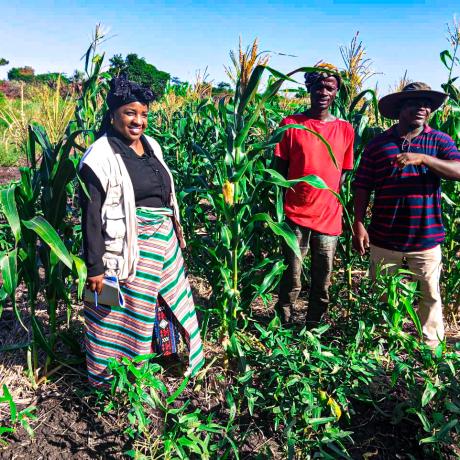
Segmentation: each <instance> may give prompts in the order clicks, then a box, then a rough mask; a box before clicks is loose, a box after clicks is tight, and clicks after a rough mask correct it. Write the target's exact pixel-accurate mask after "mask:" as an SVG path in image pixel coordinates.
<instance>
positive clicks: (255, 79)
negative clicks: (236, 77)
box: [237, 65, 266, 116]
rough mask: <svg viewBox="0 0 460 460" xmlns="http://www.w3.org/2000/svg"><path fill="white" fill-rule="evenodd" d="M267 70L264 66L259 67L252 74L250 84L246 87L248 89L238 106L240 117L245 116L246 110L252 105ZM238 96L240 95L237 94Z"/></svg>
mask: <svg viewBox="0 0 460 460" xmlns="http://www.w3.org/2000/svg"><path fill="white" fill-rule="evenodd" d="M265 69H266V66H264V65H258V66H257V67H256V68H255V69H254V70H253V71H252V73H251V76H250V77H249V81H248V84H247V86H246V89H245V91H244V93H243V95H242V96H241V99H240V101H239V104H238V111H237V113H238V115H240V116H241V115H243V113H244V109H245V108H246V106H247V105H248V103H250V102H251V101H252V100H253V99H254V96H255V95H256V94H257V89H258V87H259V84H260V81H261V79H262V75H263V73H264V71H265ZM237 94H238V93H237Z"/></svg>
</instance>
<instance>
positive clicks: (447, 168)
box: [396, 153, 460, 180]
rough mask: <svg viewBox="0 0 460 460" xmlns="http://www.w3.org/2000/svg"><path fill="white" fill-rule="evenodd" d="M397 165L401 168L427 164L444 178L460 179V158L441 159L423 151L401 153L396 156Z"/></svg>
mask: <svg viewBox="0 0 460 460" xmlns="http://www.w3.org/2000/svg"><path fill="white" fill-rule="evenodd" d="M396 165H397V166H398V167H399V168H401V169H402V168H404V166H407V165H415V166H419V165H425V166H426V167H427V168H428V169H430V170H431V171H433V172H434V173H435V174H437V175H438V176H439V177H441V178H442V179H451V180H460V161H458V160H441V159H440V158H436V157H432V156H430V155H425V154H423V153H400V154H399V155H397V157H396Z"/></svg>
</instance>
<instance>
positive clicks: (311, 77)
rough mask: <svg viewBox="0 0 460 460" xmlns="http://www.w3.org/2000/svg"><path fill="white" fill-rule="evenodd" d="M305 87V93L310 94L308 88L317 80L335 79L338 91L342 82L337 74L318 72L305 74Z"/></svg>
mask: <svg viewBox="0 0 460 460" xmlns="http://www.w3.org/2000/svg"><path fill="white" fill-rule="evenodd" d="M304 77H305V86H306V88H307V91H308V92H310V88H311V87H312V86H313V85H314V84H315V83H316V82H318V81H319V80H324V79H325V78H327V77H335V79H336V80H337V89H340V84H341V83H342V80H341V78H340V76H339V75H338V74H335V73H328V72H321V70H318V71H317V72H307V73H306V74H305V75H304Z"/></svg>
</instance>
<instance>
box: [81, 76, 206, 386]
mask: <svg viewBox="0 0 460 460" xmlns="http://www.w3.org/2000/svg"><path fill="white" fill-rule="evenodd" d="M153 99H154V94H153V93H152V92H151V91H150V89H148V88H145V87H142V86H140V85H138V84H136V83H133V82H131V81H128V80H127V79H126V77H125V76H124V75H122V76H120V77H117V78H114V79H113V80H112V81H111V83H110V91H109V93H108V95H107V105H108V108H109V110H108V113H107V115H106V117H105V118H104V122H103V125H102V129H101V133H100V135H99V138H98V139H97V141H96V142H94V144H92V145H91V146H90V147H89V149H88V150H87V152H86V153H85V155H84V156H83V158H82V160H81V164H80V177H81V179H82V180H83V182H84V183H85V185H86V190H87V193H86V192H85V191H83V192H82V193H81V197H82V231H83V248H84V258H85V261H86V264H87V268H88V279H87V285H88V287H89V289H90V290H91V291H93V292H96V293H98V294H99V295H100V294H101V292H102V289H103V286H104V284H103V281H104V278H105V277H116V278H117V279H118V282H119V283H120V291H121V293H122V294H123V299H122V300H123V301H122V302H120V305H110V306H108V305H101V304H97V303H85V323H86V337H85V343H86V355H87V367H88V377H89V381H90V383H92V384H93V385H96V386H106V385H107V384H108V383H109V382H110V379H111V376H110V375H109V373H108V371H107V363H108V360H109V359H110V358H117V359H118V358H121V357H124V356H126V357H129V358H134V357H136V356H138V355H142V354H148V353H151V352H156V353H158V354H160V355H163V356H167V355H171V354H174V353H176V352H177V340H178V331H180V332H181V333H182V335H183V336H184V338H185V340H186V342H187V345H188V348H189V368H188V371H187V372H188V373H189V374H191V375H192V376H193V375H195V374H196V372H197V371H198V370H199V369H200V367H201V366H202V365H203V363H204V356H203V348H202V343H201V337H200V330H199V326H198V321H197V318H196V312H195V307H194V303H193V298H192V293H191V290H190V285H189V283H188V280H187V278H186V275H185V272H184V262H183V258H182V252H181V248H184V247H185V241H184V238H183V234H182V229H181V226H180V222H179V211H178V207H177V200H176V195H175V191H174V183H173V178H172V175H171V172H170V171H169V169H168V167H167V166H166V164H165V162H164V160H163V155H162V152H161V148H160V146H159V144H158V143H157V142H156V141H155V140H154V139H153V138H151V137H149V136H146V135H145V134H144V131H145V129H146V128H147V117H148V104H149V103H150V102H151V101H152V100H153ZM88 195H89V196H88Z"/></svg>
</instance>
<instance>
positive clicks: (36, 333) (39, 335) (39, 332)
mask: <svg viewBox="0 0 460 460" xmlns="http://www.w3.org/2000/svg"><path fill="white" fill-rule="evenodd" d="M31 323H32V330H33V339H34V342H35V343H36V344H37V345H39V346H40V347H41V348H42V349H43V350H44V351H45V352H46V354H47V355H48V356H51V357H52V358H54V359H56V358H57V357H56V354H55V353H54V352H53V350H52V349H51V347H50V344H49V342H48V340H46V336H45V332H44V330H43V327H42V325H41V324H40V320H39V319H38V318H37V317H36V316H32V317H31Z"/></svg>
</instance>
